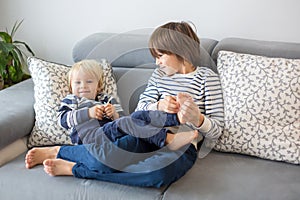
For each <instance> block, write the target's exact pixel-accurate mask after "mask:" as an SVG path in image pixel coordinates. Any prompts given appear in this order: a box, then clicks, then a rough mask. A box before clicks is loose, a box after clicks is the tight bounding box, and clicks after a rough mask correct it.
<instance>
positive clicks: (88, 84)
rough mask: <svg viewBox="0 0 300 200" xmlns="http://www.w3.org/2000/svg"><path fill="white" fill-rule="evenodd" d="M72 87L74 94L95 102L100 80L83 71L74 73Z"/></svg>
mask: <svg viewBox="0 0 300 200" xmlns="http://www.w3.org/2000/svg"><path fill="white" fill-rule="evenodd" d="M71 87H72V94H74V95H76V96H78V97H85V98H88V99H92V100H94V99H95V98H96V95H97V93H98V80H97V79H95V77H93V76H91V75H89V74H87V73H84V72H82V71H78V72H74V73H73V75H72V81H71Z"/></svg>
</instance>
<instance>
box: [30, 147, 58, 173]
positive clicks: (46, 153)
mask: <svg viewBox="0 0 300 200" xmlns="http://www.w3.org/2000/svg"><path fill="white" fill-rule="evenodd" d="M59 149H60V147H59V146H54V147H37V148H33V149H31V150H29V151H28V152H27V154H26V156H25V166H26V168H27V169H30V168H32V167H34V166H36V165H39V164H42V163H43V162H44V160H46V159H49V158H56V156H57V153H58V151H59Z"/></svg>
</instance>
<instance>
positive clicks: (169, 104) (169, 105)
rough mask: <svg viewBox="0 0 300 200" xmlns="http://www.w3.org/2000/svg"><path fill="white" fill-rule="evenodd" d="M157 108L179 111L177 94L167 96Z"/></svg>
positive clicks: (172, 111)
mask: <svg viewBox="0 0 300 200" xmlns="http://www.w3.org/2000/svg"><path fill="white" fill-rule="evenodd" d="M157 110H161V111H165V112H168V113H177V112H178V111H179V104H178V102H177V100H176V97H175V96H165V98H164V99H162V100H160V101H159V102H158V105H157Z"/></svg>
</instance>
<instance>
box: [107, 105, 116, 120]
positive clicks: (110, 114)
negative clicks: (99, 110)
mask: <svg viewBox="0 0 300 200" xmlns="http://www.w3.org/2000/svg"><path fill="white" fill-rule="evenodd" d="M104 113H105V115H106V117H107V118H113V116H114V115H115V113H116V109H115V107H114V106H113V105H112V104H110V103H108V104H106V105H105V106H104Z"/></svg>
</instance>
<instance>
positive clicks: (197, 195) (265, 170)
mask: <svg viewBox="0 0 300 200" xmlns="http://www.w3.org/2000/svg"><path fill="white" fill-rule="evenodd" d="M299 180H300V173H299V166H297V165H293V164H289V163H283V162H274V161H270V160H263V159H259V158H255V157H251V156H246V155H240V154H234V153H221V152H215V151H212V152H211V153H209V154H208V155H207V156H206V157H205V158H203V159H197V161H196V163H195V164H194V166H193V168H192V169H190V170H189V171H188V172H187V173H186V174H185V175H184V176H183V177H182V178H181V179H179V180H178V181H176V182H175V183H173V184H172V185H171V186H170V187H169V188H168V190H166V192H165V194H164V199H171V200H182V199H189V200H198V199H207V200H208V199H209V200H254V199H255V200H263V199H264V200H267V199H268V200H282V199H285V200H288V199H289V200H294V199H299V196H300V190H299V188H300V181H299Z"/></svg>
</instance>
